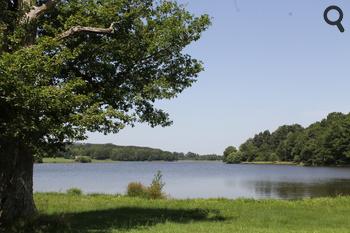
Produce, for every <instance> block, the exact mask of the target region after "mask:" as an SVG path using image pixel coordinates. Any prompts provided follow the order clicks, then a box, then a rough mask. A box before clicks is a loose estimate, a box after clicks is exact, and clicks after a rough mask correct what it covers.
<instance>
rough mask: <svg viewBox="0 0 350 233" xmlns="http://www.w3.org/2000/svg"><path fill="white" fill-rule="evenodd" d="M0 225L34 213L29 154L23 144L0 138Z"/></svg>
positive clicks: (31, 156) (31, 159)
mask: <svg viewBox="0 0 350 233" xmlns="http://www.w3.org/2000/svg"><path fill="white" fill-rule="evenodd" d="M0 143H1V144H0V226H1V225H5V224H7V223H11V222H13V221H16V220H18V219H21V218H24V219H27V218H29V217H32V216H33V215H35V213H36V208H35V204H34V200H33V153H32V152H31V150H30V149H29V148H28V147H27V146H26V145H25V144H24V143H21V142H19V141H14V140H8V139H7V140H1V139H0Z"/></svg>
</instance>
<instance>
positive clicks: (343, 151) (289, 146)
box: [240, 113, 350, 166]
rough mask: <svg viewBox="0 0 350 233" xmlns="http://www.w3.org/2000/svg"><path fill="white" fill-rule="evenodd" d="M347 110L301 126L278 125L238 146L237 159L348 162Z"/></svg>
mask: <svg viewBox="0 0 350 233" xmlns="http://www.w3.org/2000/svg"><path fill="white" fill-rule="evenodd" d="M349 155H350V114H342V113H331V114H329V115H328V117H327V118H326V119H324V120H322V121H321V122H317V123H315V124H312V125H310V126H309V127H307V128H305V129H304V128H303V127H301V126H300V125H291V126H281V127H279V128H278V129H277V130H276V131H275V132H273V133H270V132H269V131H265V132H263V133H260V134H257V135H255V136H254V137H253V138H251V139H248V140H247V141H246V142H245V143H243V144H242V145H241V146H240V161H241V162H243V161H246V162H252V161H287V162H296V163H302V164H305V165H312V166H319V165H344V164H350V156H349Z"/></svg>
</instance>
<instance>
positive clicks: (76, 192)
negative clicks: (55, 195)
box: [67, 188, 83, 196]
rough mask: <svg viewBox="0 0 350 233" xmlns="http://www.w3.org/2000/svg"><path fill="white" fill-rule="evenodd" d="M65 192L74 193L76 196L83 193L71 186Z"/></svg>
mask: <svg viewBox="0 0 350 233" xmlns="http://www.w3.org/2000/svg"><path fill="white" fill-rule="evenodd" d="M67 194H69V195H76V196H80V195H82V194H83V191H81V190H80V189H78V188H71V189H68V190H67Z"/></svg>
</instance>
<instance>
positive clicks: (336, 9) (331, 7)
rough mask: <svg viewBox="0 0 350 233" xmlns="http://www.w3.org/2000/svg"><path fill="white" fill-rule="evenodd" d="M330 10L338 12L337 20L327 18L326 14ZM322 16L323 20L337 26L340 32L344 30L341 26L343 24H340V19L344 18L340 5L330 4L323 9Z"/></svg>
mask: <svg viewBox="0 0 350 233" xmlns="http://www.w3.org/2000/svg"><path fill="white" fill-rule="evenodd" d="M330 11H337V12H338V14H339V18H338V19H337V20H335V21H333V20H330V19H329V18H328V15H329V12H330ZM323 17H324V20H325V21H326V22H327V23H328V24H329V25H332V26H337V27H338V29H339V31H340V32H345V29H344V27H343V25H342V21H343V18H344V13H343V11H342V9H340V7H338V6H330V7H328V8H327V9H326V10H325V11H324V15H323Z"/></svg>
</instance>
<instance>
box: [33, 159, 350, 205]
mask: <svg viewBox="0 0 350 233" xmlns="http://www.w3.org/2000/svg"><path fill="white" fill-rule="evenodd" d="M157 170H160V171H162V173H163V179H164V181H165V183H166V186H165V192H166V193H167V194H169V195H170V197H173V198H181V199H182V198H217V197H225V198H239V197H244V198H255V199H263V198H277V199H298V198H307V197H326V196H336V195H350V168H325V167H317V168H313V167H298V166H284V165H228V164H224V163H222V162H117V163H95V164H79V163H73V164H35V166H34V191H35V192H51V191H53V192H64V191H66V190H67V189H69V188H72V187H77V188H80V189H82V190H83V191H84V192H85V193H108V194H116V193H125V191H126V187H127V185H128V183H129V182H132V181H139V182H142V183H144V184H147V185H148V184H149V183H150V182H151V180H152V178H153V176H154V174H155V173H156V172H157Z"/></svg>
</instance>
